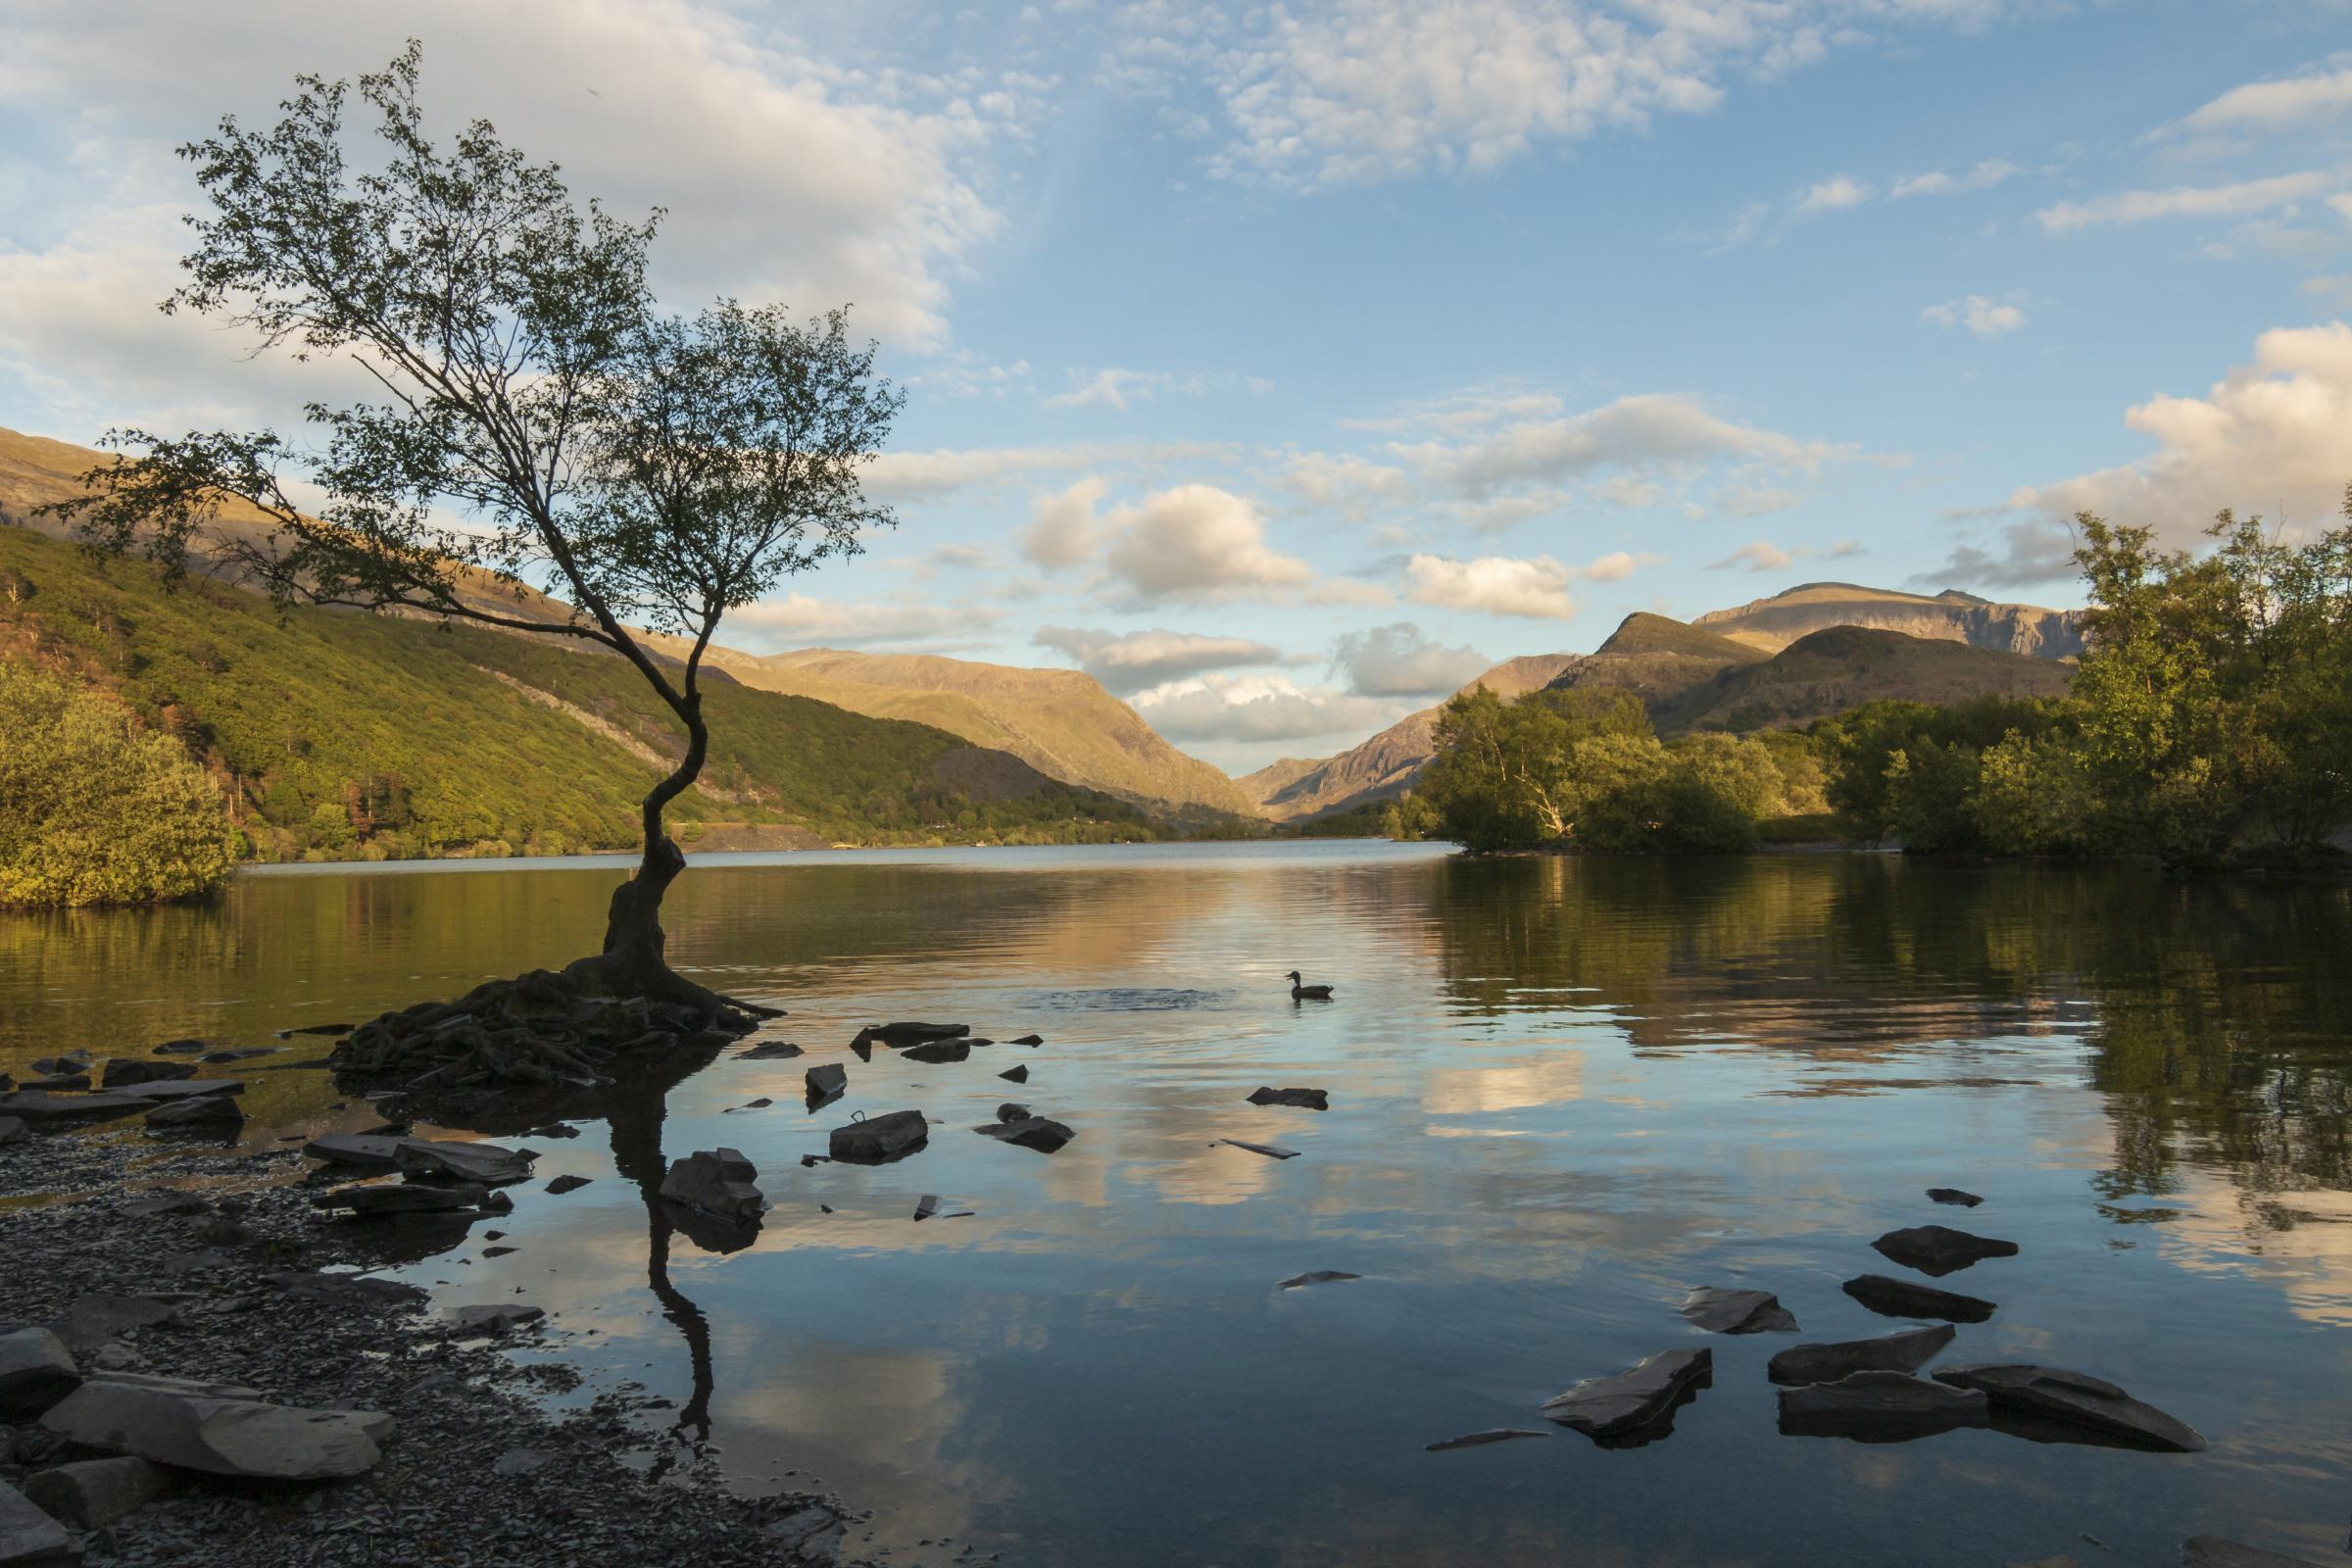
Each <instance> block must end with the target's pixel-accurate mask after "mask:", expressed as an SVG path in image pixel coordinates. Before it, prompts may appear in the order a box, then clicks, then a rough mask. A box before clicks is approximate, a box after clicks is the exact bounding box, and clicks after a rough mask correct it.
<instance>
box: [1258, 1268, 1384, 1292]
mask: <svg viewBox="0 0 2352 1568" xmlns="http://www.w3.org/2000/svg"><path fill="white" fill-rule="evenodd" d="M1362 1278H1363V1276H1362V1275H1361V1274H1349V1273H1346V1272H1344V1271H1342V1270H1340V1269H1336V1268H1318V1269H1311V1270H1309V1271H1308V1272H1306V1273H1304V1274H1294V1275H1292V1276H1291V1277H1290V1278H1289V1279H1287V1280H1284V1281H1282V1282H1280V1283H1279V1284H1277V1285H1276V1286H1275V1287H1274V1288H1275V1289H1276V1290H1278V1291H1296V1290H1299V1289H1300V1288H1301V1287H1303V1286H1308V1285H1335V1284H1337V1283H1339V1282H1340V1281H1341V1280H1360V1279H1362Z"/></svg>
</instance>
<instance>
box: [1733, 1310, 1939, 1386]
mask: <svg viewBox="0 0 2352 1568" xmlns="http://www.w3.org/2000/svg"><path fill="white" fill-rule="evenodd" d="M1956 1332H1958V1331H1957V1330H1955V1329H1954V1328H1953V1327H1952V1326H1951V1325H1950V1324H1949V1323H1938V1324H1936V1326H1935V1327H1934V1328H1926V1329H1899V1330H1897V1331H1896V1332H1894V1333H1892V1334H1882V1335H1879V1336H1878V1337H1877V1338H1875V1339H1868V1340H1838V1341H1836V1342H1834V1343H1832V1344H1828V1345H1792V1346H1790V1347H1789V1348H1788V1349H1786V1350H1783V1351H1782V1352H1781V1353H1780V1354H1778V1355H1776V1356H1774V1357H1773V1358H1772V1364H1771V1365H1770V1366H1769V1367H1767V1368H1766V1369H1765V1371H1766V1375H1767V1376H1769V1377H1770V1378H1771V1379H1772V1381H1773V1382H1775V1383H1835V1382H1837V1381H1838V1379H1839V1378H1842V1377H1847V1376H1850V1375H1851V1374H1853V1373H1856V1372H1916V1371H1918V1370H1919V1369H1920V1368H1921V1367H1922V1366H1925V1365H1926V1364H1927V1363H1928V1362H1929V1361H1930V1360H1931V1359H1932V1358H1934V1356H1935V1354H1936V1351H1938V1350H1940V1349H1942V1348H1944V1347H1945V1346H1947V1345H1949V1344H1951V1343H1952V1336H1953V1335H1954V1334H1955V1333H1956Z"/></svg>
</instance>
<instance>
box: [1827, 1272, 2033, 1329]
mask: <svg viewBox="0 0 2352 1568" xmlns="http://www.w3.org/2000/svg"><path fill="white" fill-rule="evenodd" d="M1838 1289H1839V1290H1841V1291H1843V1292H1845V1294H1846V1295H1848V1296H1850V1297H1852V1298H1853V1299H1855V1300H1857V1301H1860V1302H1861V1303H1862V1304H1863V1305H1864V1306H1867V1307H1869V1308H1870V1309H1871V1310H1872V1311H1873V1312H1876V1313H1878V1314H1879V1315H1880V1316H1881V1317H1939V1318H1942V1319H1943V1320H1944V1321H1945V1322H1947V1323H1982V1322H1984V1321H1985V1319H1986V1318H1988V1317H1990V1316H1992V1314H1993V1313H1994V1312H1996V1311H1998V1310H1999V1308H1998V1307H1996V1306H1994V1305H1993V1303H1992V1302H1990V1301H1987V1300H1985V1299H1981V1298H1979V1297H1974V1296H1962V1295H1960V1294H1959V1293H1958V1292H1957V1291H1939V1290H1937V1289H1936V1287H1934V1286H1933V1285H1914V1284H1913V1283H1912V1282H1911V1281H1909V1280H1896V1279H1888V1278H1887V1276H1886V1275H1884V1274H1863V1275H1859V1276H1857V1277H1855V1278H1853V1279H1850V1280H1847V1281H1846V1282H1845V1283H1844V1284H1843V1285H1841V1286H1839V1287H1838Z"/></svg>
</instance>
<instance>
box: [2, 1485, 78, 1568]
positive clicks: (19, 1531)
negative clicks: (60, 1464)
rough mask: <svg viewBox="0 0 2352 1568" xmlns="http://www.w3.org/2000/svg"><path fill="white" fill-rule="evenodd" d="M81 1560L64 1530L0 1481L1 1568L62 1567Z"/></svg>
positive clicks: (75, 1547) (70, 1537) (70, 1538)
mask: <svg viewBox="0 0 2352 1568" xmlns="http://www.w3.org/2000/svg"><path fill="white" fill-rule="evenodd" d="M79 1561H81V1548H79V1547H78V1546H76V1545H74V1544H73V1537H72V1536H70V1535H68V1534H67V1533H66V1527H65V1526H64V1525H61V1524H59V1523H58V1522H57V1521H56V1520H54V1519H52V1518H50V1517H49V1516H48V1515H47V1514H45V1513H43V1512H42V1511H41V1510H40V1509H39V1508H37V1507H35V1506H33V1504H32V1503H30V1502H28V1501H26V1500H25V1494H23V1493H22V1492H19V1491H18V1490H17V1489H16V1488H14V1487H12V1486H10V1485H9V1484H8V1483H7V1482H5V1481H0V1568H63V1565H65V1564H67V1563H77V1562H79Z"/></svg>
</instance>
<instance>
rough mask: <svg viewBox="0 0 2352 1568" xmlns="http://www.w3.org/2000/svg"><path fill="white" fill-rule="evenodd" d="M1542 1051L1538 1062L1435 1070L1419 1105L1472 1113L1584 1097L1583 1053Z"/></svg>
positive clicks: (1434, 1112) (1446, 1111)
mask: <svg viewBox="0 0 2352 1568" xmlns="http://www.w3.org/2000/svg"><path fill="white" fill-rule="evenodd" d="M1542 1049H1544V1050H1545V1051H1546V1053H1547V1054H1545V1055H1544V1056H1543V1057H1542V1058H1541V1059H1539V1060H1534V1061H1526V1062H1520V1063H1517V1064H1515V1065H1513V1066H1508V1067H1472V1068H1457V1069H1454V1070H1452V1071H1448V1072H1442V1073H1439V1074H1437V1075H1436V1076H1434V1077H1432V1078H1431V1079H1430V1080H1429V1082H1428V1084H1427V1085H1426V1086H1424V1088H1423V1089H1422V1091H1421V1108H1422V1109H1424V1110H1426V1111H1428V1112H1429V1113H1430V1114H1431V1115H1433V1116H1475V1115H1480V1114H1482V1113H1485V1112H1488V1111H1496V1110H1521V1109H1524V1108H1526V1107H1527V1106H1530V1105H1558V1104H1565V1103H1567V1102H1569V1101H1572V1100H1582V1099H1583V1098H1584V1093H1585V1091H1584V1076H1585V1058H1584V1054H1583V1053H1581V1052H1576V1051H1569V1050H1565V1049H1563V1048H1561V1047H1559V1046H1556V1045H1555V1046H1551V1047H1548V1048H1542Z"/></svg>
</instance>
